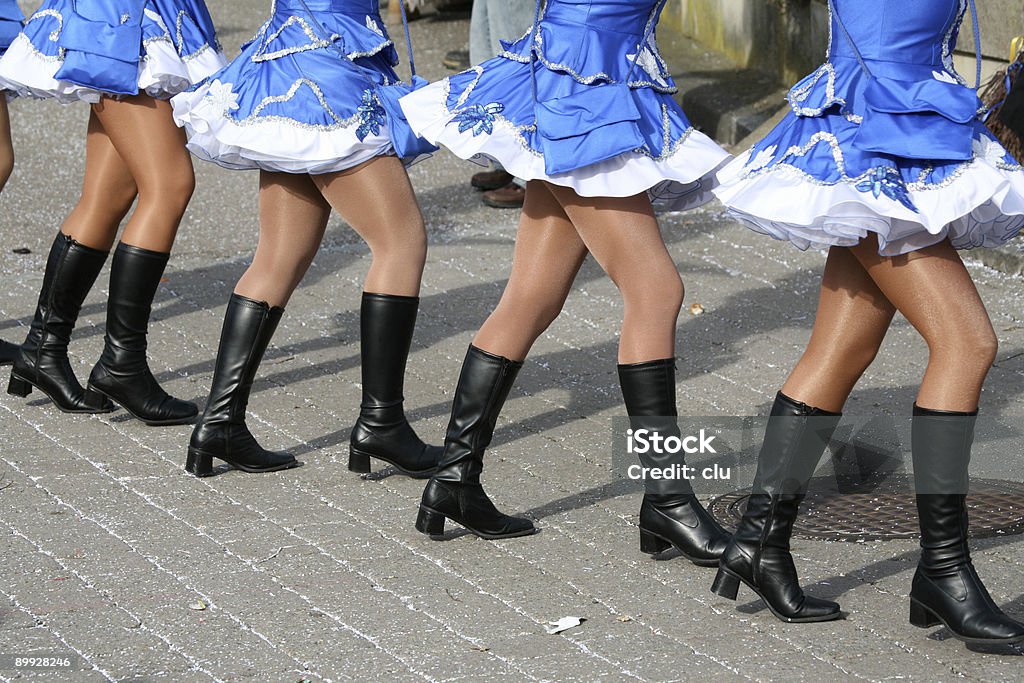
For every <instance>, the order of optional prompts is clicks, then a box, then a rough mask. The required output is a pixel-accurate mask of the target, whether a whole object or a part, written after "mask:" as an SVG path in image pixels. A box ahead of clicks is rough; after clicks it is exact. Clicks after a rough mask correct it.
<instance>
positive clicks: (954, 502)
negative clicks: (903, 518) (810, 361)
mask: <svg viewBox="0 0 1024 683" xmlns="http://www.w3.org/2000/svg"><path fill="white" fill-rule="evenodd" d="M976 421H977V411H975V412H974V413H953V412H944V411H937V410H926V409H924V408H919V407H917V406H916V405H915V406H914V421H913V428H912V437H911V448H912V451H913V459H914V483H915V487H916V490H917V513H918V515H919V517H920V519H921V559H920V561H919V562H918V565H917V572H916V573H915V574H914V581H913V584H912V586H911V589H910V623H911V624H913V625H914V626H919V627H921V628H930V627H932V626H938V625H939V624H943V625H945V626H946V627H947V628H948V629H949V630H950V632H952V634H953V635H954V636H956V637H957V638H959V639H960V640H963V641H965V642H968V643H979V644H984V643H992V644H997V643H1016V642H1020V641H1024V624H1021V623H1020V622H1018V621H1015V620H1014V619H1011V618H1010V617H1008V616H1006V615H1005V614H1003V612H1002V611H1001V610H1000V609H999V607H997V606H996V604H995V602H994V601H993V600H992V597H991V596H990V595H989V593H988V591H987V590H986V589H985V584H983V583H982V582H981V579H980V578H979V577H978V574H977V572H976V571H975V570H974V565H973V564H972V562H971V554H970V551H969V550H968V547H967V495H966V494H967V488H968V476H967V467H968V464H969V462H970V458H971V444H972V443H973V441H974V424H975V422H976Z"/></svg>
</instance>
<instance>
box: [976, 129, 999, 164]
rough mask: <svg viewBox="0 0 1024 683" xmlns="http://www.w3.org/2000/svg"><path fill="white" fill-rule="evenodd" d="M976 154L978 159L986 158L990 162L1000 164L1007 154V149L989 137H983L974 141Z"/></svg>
mask: <svg viewBox="0 0 1024 683" xmlns="http://www.w3.org/2000/svg"><path fill="white" fill-rule="evenodd" d="M973 147H974V156H975V157H977V158H978V159H984V160H985V161H987V162H988V163H990V164H993V165H995V164H999V163H1001V162H1002V161H1003V158H1004V157H1005V156H1006V150H1005V149H1003V148H1002V146H1001V145H1000V144H999V143H998V142H996V141H995V140H993V139H992V138H989V137H984V136H983V137H981V138H978V139H977V140H975V141H974V144H973Z"/></svg>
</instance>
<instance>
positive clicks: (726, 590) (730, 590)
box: [711, 567, 740, 600]
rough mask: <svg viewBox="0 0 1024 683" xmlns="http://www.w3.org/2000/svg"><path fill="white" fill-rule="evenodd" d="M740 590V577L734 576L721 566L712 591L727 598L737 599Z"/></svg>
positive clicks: (712, 585)
mask: <svg viewBox="0 0 1024 683" xmlns="http://www.w3.org/2000/svg"><path fill="white" fill-rule="evenodd" d="M739 591H740V580H739V577H737V576H734V575H733V574H730V573H729V572H727V571H725V570H724V569H722V568H721V567H719V569H718V574H716V575H715V582H714V583H712V584H711V592H712V593H715V594H716V595H721V596H722V597H723V598H726V599H727V600H735V599H736V595H737V594H738V593H739Z"/></svg>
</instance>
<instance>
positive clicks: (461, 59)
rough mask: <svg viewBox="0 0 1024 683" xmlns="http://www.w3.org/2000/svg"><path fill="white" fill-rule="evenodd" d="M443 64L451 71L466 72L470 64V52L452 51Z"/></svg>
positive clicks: (445, 57) (442, 61)
mask: <svg viewBox="0 0 1024 683" xmlns="http://www.w3.org/2000/svg"><path fill="white" fill-rule="evenodd" d="M441 64H442V65H443V66H444V68H446V69H450V70H451V71H465V70H466V69H468V68H469V67H470V66H471V65H470V63H469V50H451V51H449V52H448V54H446V55H445V56H444V59H442V60H441Z"/></svg>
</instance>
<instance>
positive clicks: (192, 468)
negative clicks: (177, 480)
mask: <svg viewBox="0 0 1024 683" xmlns="http://www.w3.org/2000/svg"><path fill="white" fill-rule="evenodd" d="M185 471H186V472H188V473H189V474H194V475H195V476H197V477H209V476H212V475H213V458H212V457H210V455H209V454H208V453H203V452H202V451H199V450H196V449H194V448H190V449H188V459H187V460H186V461H185Z"/></svg>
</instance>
